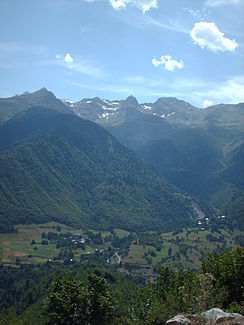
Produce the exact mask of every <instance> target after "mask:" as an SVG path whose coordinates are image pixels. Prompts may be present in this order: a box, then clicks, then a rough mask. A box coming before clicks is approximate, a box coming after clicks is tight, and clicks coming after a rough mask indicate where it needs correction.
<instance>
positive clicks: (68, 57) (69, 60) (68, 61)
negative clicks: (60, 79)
mask: <svg viewBox="0 0 244 325" xmlns="http://www.w3.org/2000/svg"><path fill="white" fill-rule="evenodd" d="M64 61H65V62H66V63H68V64H71V63H73V61H74V59H73V58H72V56H71V55H70V54H69V53H67V54H66V55H65V57H64Z"/></svg>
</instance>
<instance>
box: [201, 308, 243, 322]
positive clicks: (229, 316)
mask: <svg viewBox="0 0 244 325" xmlns="http://www.w3.org/2000/svg"><path fill="white" fill-rule="evenodd" d="M201 316H202V317H203V318H204V319H205V321H206V322H207V324H222V323H223V322H228V324H244V317H243V316H242V315H241V314H237V313H226V312H224V311H223V310H221V309H219V308H212V309H210V310H207V311H205V312H203V313H201ZM233 321H234V323H233Z"/></svg>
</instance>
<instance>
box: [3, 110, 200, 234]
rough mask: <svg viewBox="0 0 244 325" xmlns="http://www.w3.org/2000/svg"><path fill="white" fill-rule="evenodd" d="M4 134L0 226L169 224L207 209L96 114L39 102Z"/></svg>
mask: <svg viewBox="0 0 244 325" xmlns="http://www.w3.org/2000/svg"><path fill="white" fill-rule="evenodd" d="M7 134H11V137H7V136H6V135H7ZM0 135H1V137H0V138H1V140H0V147H2V152H1V157H0V180H1V181H0V201H1V204H0V206H1V208H0V209H1V210H0V213H1V230H2V231H8V230H9V229H11V227H12V225H13V224H16V223H30V222H34V223H40V222H47V221H52V220H55V221H60V222H63V223H66V224H69V225H74V226H82V227H89V228H93V229H108V228H110V227H113V228H114V227H119V228H123V229H127V230H129V229H137V230H138V229H141V230H149V229H150V230H156V229H165V230H166V229H167V230H172V229H179V228H181V227H182V226H185V225H187V224H189V223H191V222H192V221H193V220H195V219H196V218H198V215H199V213H196V206H197V210H199V211H200V213H202V211H201V208H200V206H199V203H193V201H192V199H191V198H189V197H187V196H185V195H182V194H181V193H180V192H179V191H178V190H177V189H176V188H174V187H173V186H171V185H169V184H167V183H166V182H165V181H163V180H162V179H161V178H160V177H159V176H157V174H156V173H154V172H153V171H152V170H151V168H149V167H148V166H147V165H146V164H145V163H143V161H142V160H141V159H139V158H138V157H137V156H136V155H135V154H134V153H133V152H131V151H130V150H129V149H126V148H125V147H123V146H122V145H120V144H119V142H118V141H117V140H116V139H115V138H113V137H112V136H111V135H110V134H109V133H108V132H107V131H105V130H104V129H103V128H101V127H99V126H97V125H96V124H94V123H92V122H89V121H85V120H82V119H80V118H78V117H75V116H72V115H68V114H60V113H58V112H55V111H51V110H49V109H43V108H37V107H36V108H33V109H31V110H29V111H27V112H25V113H22V114H20V115H18V116H16V117H15V118H14V119H12V120H10V121H8V122H6V123H5V124H4V125H3V126H2V127H1V128H0ZM6 139H7V140H8V141H6Z"/></svg>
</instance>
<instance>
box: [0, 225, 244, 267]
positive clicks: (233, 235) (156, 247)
mask: <svg viewBox="0 0 244 325" xmlns="http://www.w3.org/2000/svg"><path fill="white" fill-rule="evenodd" d="M57 227H58V228H57ZM49 232H52V233H56V234H57V235H60V234H63V235H66V236H68V237H70V236H71V238H75V236H83V231H82V229H78V230H77V229H75V228H72V227H67V226H65V225H63V224H59V223H56V222H50V223H46V224H39V225H36V224H31V225H18V226H16V232H14V233H1V234H0V261H1V263H3V264H4V265H16V264H20V263H27V264H30V263H31V264H37V263H45V262H47V261H48V260H51V261H53V260H55V261H56V260H58V261H59V262H63V261H64V257H63V258H60V257H59V255H60V252H61V253H62V252H64V251H65V250H66V251H67V250H68V251H72V254H73V257H72V260H73V259H74V260H75V261H76V262H79V261H80V258H81V256H82V255H87V256H89V257H90V256H93V254H94V253H95V251H101V252H102V251H103V252H104V253H107V252H108V249H110V250H111V249H114V254H115V252H116V251H117V252H118V253H119V254H120V250H119V248H118V247H116V248H113V236H116V237H117V238H119V239H120V240H124V239H126V238H127V237H128V235H129V232H127V231H125V230H123V229H114V231H113V232H109V231H103V232H101V233H100V236H101V238H102V243H99V244H95V243H94V242H92V241H91V240H89V238H87V242H86V244H85V247H83V248H81V247H75V246H72V248H70V246H67V247H62V248H57V247H58V246H57V245H56V242H55V241H52V240H49V241H48V244H47V245H44V244H42V240H43V238H42V234H43V233H45V234H47V233H49ZM91 233H92V234H98V232H95V231H91ZM113 234H114V235H113ZM72 236H73V237H72ZM143 236H144V237H143ZM241 236H242V237H243V233H241V232H240V231H238V230H235V231H234V232H230V231H226V230H218V232H214V233H211V232H210V231H209V230H204V231H202V230H200V229H197V228H194V229H193V228H191V229H184V230H183V231H181V232H178V233H172V232H168V233H162V234H156V233H153V232H150V233H144V234H142V235H141V234H135V233H134V240H133V241H132V242H131V244H130V246H128V250H127V254H125V253H123V255H122V258H121V262H122V264H121V266H120V269H121V270H124V267H126V265H127V266H128V265H130V268H131V269H133V267H135V268H136V269H137V270H138V267H139V268H140V267H141V268H142V269H143V272H144V269H145V267H147V269H150V270H151V271H152V269H153V268H155V267H157V266H158V265H159V264H162V263H168V264H172V265H174V266H176V267H184V268H188V267H191V268H195V269H199V268H200V267H201V263H202V260H203V259H204V258H205V257H206V256H207V254H208V253H209V252H220V251H223V250H232V249H234V248H235V247H237V246H238V237H239V238H240V237H241ZM108 238H109V239H108ZM140 238H144V241H145V242H140V240H141V241H143V240H142V239H140ZM145 238H146V239H145ZM148 238H149V239H148ZM154 238H155V243H154V242H153V241H154ZM147 240H149V242H150V243H149V242H148V243H147V242H146V241H147ZM158 240H159V242H158ZM33 241H34V243H33ZM70 241H73V242H74V241H75V239H73V240H72V239H70ZM123 252H124V251H123ZM102 256H103V257H102ZM110 257H111V261H113V264H114V263H116V258H115V259H114V258H113V256H110ZM115 257H116V254H115ZM101 258H103V259H104V262H106V263H107V258H108V257H107V255H106V254H105V255H103V254H102V255H101ZM114 261H115V262H114Z"/></svg>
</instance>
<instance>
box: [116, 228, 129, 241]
mask: <svg viewBox="0 0 244 325" xmlns="http://www.w3.org/2000/svg"><path fill="white" fill-rule="evenodd" d="M114 232H115V234H116V236H117V237H119V238H120V239H121V238H124V237H127V236H129V234H130V233H129V231H126V230H123V229H120V228H115V229H114Z"/></svg>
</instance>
